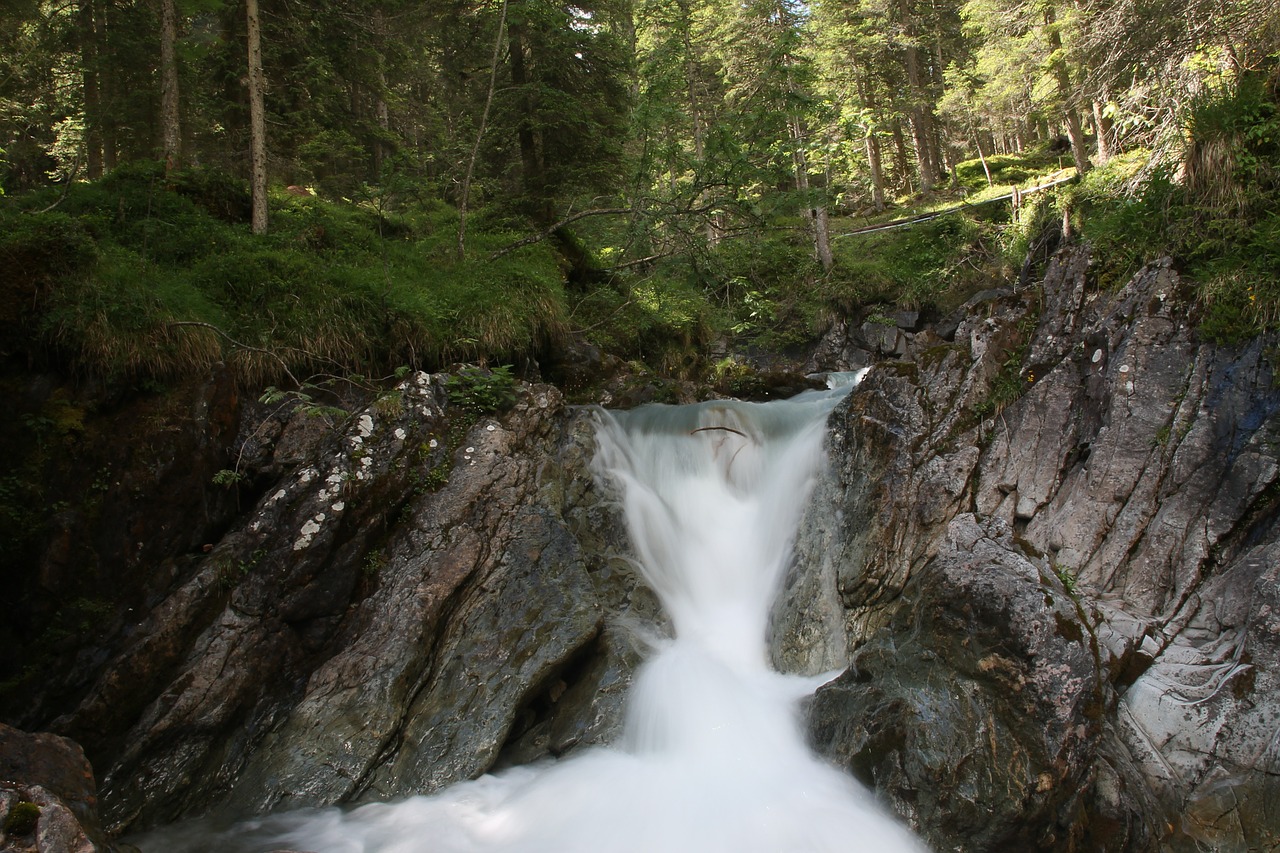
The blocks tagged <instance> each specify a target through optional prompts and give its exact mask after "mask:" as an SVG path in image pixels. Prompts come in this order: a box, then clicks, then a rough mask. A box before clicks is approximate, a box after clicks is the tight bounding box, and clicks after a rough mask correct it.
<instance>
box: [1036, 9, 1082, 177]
mask: <svg viewBox="0 0 1280 853" xmlns="http://www.w3.org/2000/svg"><path fill="white" fill-rule="evenodd" d="M1044 26H1045V32H1046V33H1047V35H1048V38H1049V51H1050V55H1052V56H1054V57H1056V59H1055V60H1054V63H1053V65H1054V68H1053V73H1054V76H1055V77H1056V78H1057V83H1058V97H1060V98H1061V99H1062V109H1063V112H1064V114H1065V118H1066V120H1067V138H1068V139H1070V140H1071V156H1072V158H1073V159H1074V160H1075V163H1076V171H1077V172H1079V173H1080V174H1081V175H1083V174H1084V173H1085V172H1087V171H1089V169H1090V167H1091V165H1092V164H1091V163H1090V162H1089V152H1088V151H1086V150H1085V141H1084V126H1083V125H1082V124H1081V123H1080V112H1079V110H1077V109H1076V97H1075V91H1074V89H1073V87H1072V85H1071V75H1070V74H1069V73H1068V71H1067V60H1066V58H1065V57H1064V56H1063V53H1062V35H1061V33H1059V32H1058V25H1057V21H1056V20H1055V18H1054V13H1053V7H1052V6H1046V7H1045V10H1044Z"/></svg>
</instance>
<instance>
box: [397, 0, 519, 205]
mask: <svg viewBox="0 0 1280 853" xmlns="http://www.w3.org/2000/svg"><path fill="white" fill-rule="evenodd" d="M503 9H504V11H505V9H506V7H505V6H504V7H503ZM373 35H374V38H375V39H376V40H377V63H378V91H377V93H376V94H375V95H374V100H373V109H374V115H375V117H376V118H377V121H378V128H379V129H380V130H381V131H382V136H380V137H379V138H378V141H377V142H376V143H374V146H373V168H374V173H375V175H376V176H377V178H378V179H379V180H381V179H382V164H383V162H384V161H385V160H386V159H387V156H388V155H389V154H390V153H391V152H390V151H389V150H388V146H387V143H386V141H385V139H386V137H387V136H388V135H389V134H390V132H391V111H390V110H389V109H388V107H387V63H386V57H385V56H384V54H383V47H384V44H385V41H386V37H387V21H386V17H385V16H384V15H383V13H382V9H381V8H380V7H379V8H377V9H374V10H373Z"/></svg>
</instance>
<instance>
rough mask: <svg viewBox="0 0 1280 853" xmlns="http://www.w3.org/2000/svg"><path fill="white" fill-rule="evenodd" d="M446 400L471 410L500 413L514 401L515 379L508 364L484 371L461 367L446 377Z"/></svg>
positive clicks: (476, 368)
mask: <svg viewBox="0 0 1280 853" xmlns="http://www.w3.org/2000/svg"><path fill="white" fill-rule="evenodd" d="M447 391H448V394H449V402H451V403H453V404H454V405H455V406H461V407H462V408H464V409H466V410H467V411H470V412H476V413H487V412H500V411H505V410H506V409H509V408H511V407H512V406H513V405H515V402H516V380H515V377H513V376H512V375H511V367H510V366H504V367H495V368H492V369H490V370H484V369H483V368H479V367H464V368H462V369H461V370H459V371H458V372H457V373H455V374H452V375H451V376H450V377H449V378H448V380H447Z"/></svg>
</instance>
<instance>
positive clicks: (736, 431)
mask: <svg viewBox="0 0 1280 853" xmlns="http://www.w3.org/2000/svg"><path fill="white" fill-rule="evenodd" d="M710 430H723V431H724V432H731V433H733V434H734V435H740V436H742V437H743V438H746V439H750V438H751V436H749V435H747V434H746V433H745V432H743V431H742V430H740V429H734V428H733V427H727V426H709V427H698V428H697V429H695V430H691V431H690V432H689V435H694V434H695V433H699V432H708V431H710Z"/></svg>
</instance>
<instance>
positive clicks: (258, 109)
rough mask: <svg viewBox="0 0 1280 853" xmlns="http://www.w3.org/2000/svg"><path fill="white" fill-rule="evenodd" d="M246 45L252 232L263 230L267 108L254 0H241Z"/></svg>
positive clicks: (260, 31) (256, 7)
mask: <svg viewBox="0 0 1280 853" xmlns="http://www.w3.org/2000/svg"><path fill="white" fill-rule="evenodd" d="M245 22H246V24H247V26H248V46H249V78H248V82H249V160H250V169H251V174H250V180H249V186H250V190H251V192H252V195H253V233H254V234H265V233H267V109H266V103H265V100H264V91H263V90H264V89H265V88H266V84H265V83H264V81H263V77H262V29H261V24H260V21H259V17H258V0H245Z"/></svg>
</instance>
